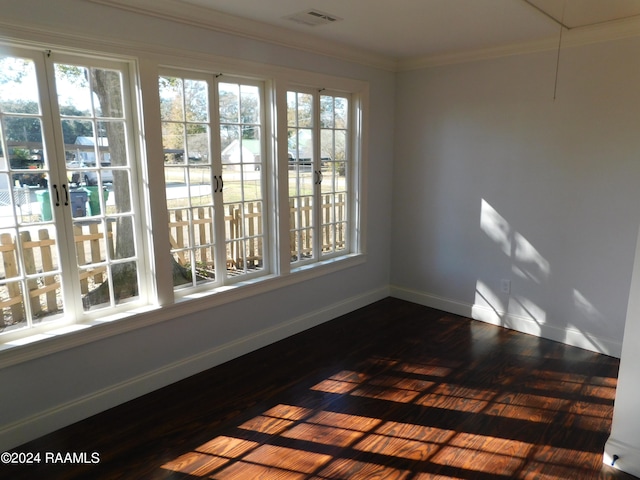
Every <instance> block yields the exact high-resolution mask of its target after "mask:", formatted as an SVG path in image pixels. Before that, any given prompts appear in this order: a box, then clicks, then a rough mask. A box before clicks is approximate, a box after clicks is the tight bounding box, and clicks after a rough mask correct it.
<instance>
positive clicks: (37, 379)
mask: <svg viewBox="0 0 640 480" xmlns="http://www.w3.org/2000/svg"><path fill="white" fill-rule="evenodd" d="M0 10H1V11H2V18H1V19H0V22H2V23H6V24H7V25H12V24H18V25H19V24H27V25H28V26H29V28H25V29H22V30H21V35H22V36H24V37H25V38H28V37H29V36H34V37H35V36H37V37H38V39H39V40H41V39H43V38H44V39H46V38H48V37H47V35H46V33H45V34H43V33H42V32H46V31H47V30H48V29H53V30H55V31H57V32H60V33H62V34H63V36H62V37H58V36H55V35H54V36H51V39H52V40H51V41H52V42H56V41H63V42H64V41H66V38H65V36H66V35H78V36H79V38H80V37H81V36H82V35H84V34H89V35H91V36H93V37H97V38H99V39H102V40H103V42H104V45H105V47H104V48H105V49H109V45H110V43H111V42H120V43H122V42H125V43H126V42H130V43H131V45H133V46H140V47H141V48H143V47H144V45H145V44H149V45H158V44H160V45H166V46H167V47H170V48H182V49H185V50H186V51H189V52H192V53H193V52H200V53H202V54H204V55H209V54H211V55H217V56H223V57H229V58H234V59H240V60H247V61H252V62H259V63H264V64H267V65H278V66H284V67H289V68H295V69H300V70H308V71H315V72H320V73H324V74H328V75H335V76H339V77H347V78H354V79H360V80H365V81H367V82H369V83H370V102H369V105H370V116H369V121H370V123H369V127H370V135H369V136H368V137H367V138H368V145H367V150H368V152H369V158H368V162H369V163H368V172H369V175H368V176H367V178H365V181H366V182H367V184H368V188H369V190H370V191H375V192H376V193H375V195H371V196H370V197H369V203H368V205H367V211H366V212H365V213H366V216H367V223H366V225H367V232H366V233H367V236H368V241H367V259H366V261H365V262H364V263H363V264H361V265H358V266H354V267H352V268H349V269H347V270H342V271H340V272H338V273H333V274H329V275H326V276H323V277H319V278H315V279H312V280H309V281H306V282H301V283H298V284H296V285H292V286H290V287H286V288H281V289H279V290H276V291H272V292H270V293H264V294H261V295H258V296H256V297H254V298H251V300H250V301H236V302H234V303H229V304H225V305H223V306H220V307H217V308H211V309H209V310H206V311H201V312H198V313H193V314H189V315H185V316H182V317H180V318H175V319H173V320H169V321H166V322H163V323H160V324H157V325H154V326H150V327H146V328H143V329H139V330H136V331H133V332H129V333H126V334H121V335H118V336H114V337H110V338H106V339H102V340H99V341H96V342H93V343H89V344H86V345H82V346H79V347H76V348H73V349H70V350H66V351H63V352H61V353H56V354H53V355H49V356H46V357H42V358H38V359H35V360H31V361H28V362H23V363H21V364H18V365H15V366H11V367H7V368H4V369H2V370H0V404H1V408H0V450H4V449H7V448H11V447H14V446H16V445H19V444H21V443H23V442H25V441H27V440H29V439H32V438H34V437H36V436H39V435H42V434H44V433H47V432H49V431H52V430H54V429H56V428H59V427H61V426H63V425H65V424H68V423H71V422H73V421H76V420H79V419H82V418H84V417H86V416H88V415H91V414H93V413H96V412H97V411H100V410H102V409H106V408H109V407H111V406H114V405H116V404H118V403H120V402H123V401H126V400H128V399H130V398H133V397H135V396H137V395H140V394H143V393H147V392H148V391H151V390H153V389H155V388H158V387H160V386H163V385H166V384H168V383H171V382H173V381H176V380H178V379H179V378H182V377H184V376H186V375H189V374H193V373H195V372H196V371H199V370H202V369H205V368H208V367H211V366H213V365H216V364H218V363H220V362H222V361H225V360H227V359H229V358H233V357H234V356H237V355H239V354H242V353H245V352H246V351H249V350H251V349H253V348H257V347H259V346H262V345H264V344H267V343H270V342H273V341H275V340H278V339H280V338H283V337H284V336H287V335H290V334H292V333H295V332H296V331H299V330H301V329H304V328H307V327H309V326H312V325H314V324H317V323H319V322H322V321H326V320H328V319H331V318H334V317H336V316H338V315H340V314H343V313H346V312H347V311H350V310H352V309H354V308H357V307H360V306H363V305H366V304H368V303H371V302H372V301H375V300H377V299H379V298H382V297H385V296H387V295H388V284H389V271H390V268H389V248H390V233H389V230H388V225H389V224H390V221H391V219H390V217H391V188H392V186H391V181H390V179H391V177H392V162H391V159H392V155H393V138H392V134H391V132H392V130H393V118H394V97H393V92H394V84H395V75H394V74H392V73H389V72H384V71H380V70H375V69H372V68H367V67H364V66H359V65H355V64H350V63H347V62H344V61H339V60H336V59H331V58H328V57H322V56H317V55H311V54H308V53H305V52H302V51H298V50H293V49H287V48H284V47H281V46H273V45H267V44H260V43H259V42H256V41H252V40H247V39H242V38H233V37H231V36H229V35H225V34H220V33H216V32H212V31H210V30H206V29H200V28H194V27H189V26H186V25H180V24H172V23H169V22H166V21H163V20H160V19H154V18H146V17H143V16H139V15H135V14H132V13H125V12H123V11H118V10H115V9H109V8H106V7H102V6H99V5H95V4H90V3H87V2H84V1H79V0H57V1H56V2H39V5H38V8H33V5H32V4H30V3H29V2H12V1H0ZM12 32H13V31H12ZM12 34H13V33H12ZM1 35H3V31H2V29H0V36H1ZM75 43H76V44H79V45H80V46H81V44H82V42H81V41H80V40H78V41H77V42H75ZM45 45H46V43H45ZM132 51H135V48H133V49H132ZM145 65H148V64H145ZM142 68H148V67H145V66H144V65H143V66H142Z"/></svg>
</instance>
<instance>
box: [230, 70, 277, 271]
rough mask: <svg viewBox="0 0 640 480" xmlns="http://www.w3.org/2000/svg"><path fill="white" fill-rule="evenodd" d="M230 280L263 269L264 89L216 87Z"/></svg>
mask: <svg viewBox="0 0 640 480" xmlns="http://www.w3.org/2000/svg"><path fill="white" fill-rule="evenodd" d="M218 97H219V102H220V106H219V110H220V144H221V147H222V155H221V160H222V173H223V175H222V177H223V181H224V190H223V192H222V193H223V200H224V218H225V245H226V255H227V275H228V276H232V277H235V276H238V275H244V274H247V273H252V272H256V271H259V270H262V269H263V268H264V258H263V254H264V244H265V242H266V239H265V232H266V228H265V221H266V219H265V216H264V215H263V210H264V191H263V186H264V172H265V169H264V161H263V153H262V151H263V147H262V139H263V132H262V130H263V128H264V127H263V125H262V114H261V111H262V108H261V105H260V102H261V100H260V99H261V90H260V87H258V86H256V85H245V84H240V83H238V84H231V83H221V84H219V86H218Z"/></svg>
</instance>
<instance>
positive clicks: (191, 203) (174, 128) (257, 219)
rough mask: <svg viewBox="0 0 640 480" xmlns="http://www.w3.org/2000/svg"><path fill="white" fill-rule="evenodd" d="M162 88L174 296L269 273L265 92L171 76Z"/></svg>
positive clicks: (161, 81)
mask: <svg viewBox="0 0 640 480" xmlns="http://www.w3.org/2000/svg"><path fill="white" fill-rule="evenodd" d="M159 86H160V87H159V88H160V102H161V116H162V142H163V149H164V154H165V158H164V171H165V182H166V185H167V211H168V216H169V235H170V242H171V253H172V254H173V262H174V285H175V288H176V289H178V290H179V289H182V288H184V287H195V286H198V285H203V284H214V285H216V284H225V283H229V282H233V281H234V279H239V278H243V279H244V278H247V277H254V276H257V275H260V274H262V273H264V272H265V271H266V270H267V268H266V262H267V258H266V252H267V249H266V244H267V239H266V236H265V232H266V231H267V230H266V225H265V221H266V216H265V192H264V187H265V181H264V177H265V171H266V168H265V167H266V162H265V155H264V146H263V138H264V122H263V107H262V104H263V102H262V97H263V87H262V85H261V84H259V83H251V82H247V81H244V80H238V81H234V80H233V79H229V78H225V80H224V81H218V79H216V78H215V77H213V76H198V75H184V74H172V75H163V76H161V77H160V79H159ZM211 105H213V108H212V107H211ZM220 266H222V268H220Z"/></svg>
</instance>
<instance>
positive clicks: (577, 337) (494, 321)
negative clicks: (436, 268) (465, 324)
mask: <svg viewBox="0 0 640 480" xmlns="http://www.w3.org/2000/svg"><path fill="white" fill-rule="evenodd" d="M390 288H391V296H392V297H395V298H399V299H401V300H407V301H409V302H414V303H417V304H419V305H425V306H427V307H432V308H436V309H438V310H443V311H445V312H449V313H454V314H456V315H461V316H464V317H469V318H472V319H474V320H479V321H481V322H485V323H489V324H491V325H497V326H500V327H504V328H508V329H511V330H515V331H517V332H521V333H527V334H530V335H535V336H537V337H541V338H546V339H548V340H553V341H556V342H560V343H563V344H565V345H571V346H573V347H578V348H582V349H585V350H589V351H592V352H596V353H601V354H603V355H609V356H612V357H616V358H620V354H621V351H622V344H621V343H620V342H616V341H614V340H611V339H610V338H604V337H597V336H594V335H588V334H586V333H585V332H582V331H580V330H578V329H575V328H571V327H556V326H554V325H540V324H539V323H537V322H536V321H534V320H533V319H532V318H529V317H525V316H523V315H517V314H513V313H508V312H502V311H496V310H494V309H492V308H489V307H486V306H484V305H478V304H470V303H466V302H460V301H458V300H453V299H449V298H444V297H440V296H438V295H433V294H431V293H428V292H419V291H416V290H411V289H408V288H404V287H398V286H393V285H392V286H391V287H390Z"/></svg>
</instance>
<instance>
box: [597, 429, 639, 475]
mask: <svg viewBox="0 0 640 480" xmlns="http://www.w3.org/2000/svg"><path fill="white" fill-rule="evenodd" d="M614 455H617V456H618V459H617V460H616V461H615V464H614V465H613V467H614V468H617V469H618V470H622V471H623V472H626V473H629V474H631V475H633V476H636V477H640V449H638V447H634V446H632V445H629V444H628V443H625V442H621V441H619V440H616V439H615V438H611V437H610V438H609V440H607V443H606V444H605V446H604V458H603V463H606V464H607V465H611V464H612V463H613V456H614Z"/></svg>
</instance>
